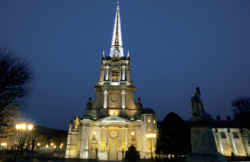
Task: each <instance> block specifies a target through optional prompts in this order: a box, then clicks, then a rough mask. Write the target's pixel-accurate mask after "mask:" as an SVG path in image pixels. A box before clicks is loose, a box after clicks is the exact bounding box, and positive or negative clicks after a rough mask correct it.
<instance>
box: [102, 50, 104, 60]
mask: <svg viewBox="0 0 250 162" xmlns="http://www.w3.org/2000/svg"><path fill="white" fill-rule="evenodd" d="M102 58H105V51H104V50H103V51H102Z"/></svg>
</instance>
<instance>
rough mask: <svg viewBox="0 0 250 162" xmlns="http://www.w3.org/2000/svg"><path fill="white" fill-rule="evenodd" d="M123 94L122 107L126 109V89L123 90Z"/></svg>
mask: <svg viewBox="0 0 250 162" xmlns="http://www.w3.org/2000/svg"><path fill="white" fill-rule="evenodd" d="M121 95H122V108H123V109H125V107H126V92H125V90H122V91H121Z"/></svg>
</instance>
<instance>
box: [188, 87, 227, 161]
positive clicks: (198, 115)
mask: <svg viewBox="0 0 250 162" xmlns="http://www.w3.org/2000/svg"><path fill="white" fill-rule="evenodd" d="M200 96H201V93H200V89H199V87H197V88H196V92H195V95H194V96H193V97H192V98H191V102H192V121H193V123H194V125H193V126H192V128H191V149H192V152H191V153H190V154H189V155H188V158H187V162H226V160H225V158H224V157H223V156H222V155H221V154H220V153H218V151H217V147H216V143H215V140H214V136H213V133H212V130H211V128H210V125H209V122H210V120H211V118H210V116H209V114H207V113H206V112H205V110H204V107H203V103H202V101H201V98H200ZM195 123H196V124H195ZM199 123H203V124H202V125H200V124H199Z"/></svg>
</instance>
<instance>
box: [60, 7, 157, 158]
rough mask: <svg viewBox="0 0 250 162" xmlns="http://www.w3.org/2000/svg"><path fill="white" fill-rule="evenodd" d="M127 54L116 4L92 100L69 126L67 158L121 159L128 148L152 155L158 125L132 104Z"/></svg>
mask: <svg viewBox="0 0 250 162" xmlns="http://www.w3.org/2000/svg"><path fill="white" fill-rule="evenodd" d="M130 73H131V69H130V54H129V52H128V54H127V55H125V54H124V50H123V43H122V32H121V20H120V8H119V5H117V9H116V15H115V23H114V30H113V37H112V45H111V49H110V53H109V56H106V55H105V53H104V52H103V54H102V61H101V68H100V78H99V81H98V83H97V84H96V86H95V92H96V93H95V99H94V100H93V101H92V99H91V98H89V100H88V103H87V105H86V109H85V110H86V112H85V114H84V116H82V117H80V118H79V117H75V118H74V120H72V122H71V123H70V126H69V130H68V137H67V149H66V154H65V157H66V158H80V159H99V160H122V159H123V158H124V156H125V152H126V151H127V150H128V148H129V147H130V146H132V145H133V146H134V147H135V148H136V150H137V151H138V152H139V155H140V158H143V159H147V158H152V157H154V156H155V145H156V138H157V125H156V119H155V113H154V111H153V110H152V109H148V108H143V105H142V103H141V99H140V98H138V99H137V101H136V102H135V100H134V91H135V87H134V85H133V83H132V81H131V74H130Z"/></svg>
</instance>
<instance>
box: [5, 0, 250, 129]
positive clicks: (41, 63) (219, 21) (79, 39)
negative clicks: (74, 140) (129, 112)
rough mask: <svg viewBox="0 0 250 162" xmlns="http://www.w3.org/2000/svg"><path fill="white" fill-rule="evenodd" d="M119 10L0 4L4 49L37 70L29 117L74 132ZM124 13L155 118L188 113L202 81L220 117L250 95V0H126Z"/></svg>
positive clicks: (92, 3) (84, 0)
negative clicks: (72, 124) (72, 123)
mask: <svg viewBox="0 0 250 162" xmlns="http://www.w3.org/2000/svg"><path fill="white" fill-rule="evenodd" d="M114 16H115V0H74V1H72V0H25V1H23V0H1V1H0V20H1V26H0V47H2V48H4V47H7V48H9V49H10V51H11V52H12V53H15V54H16V55H17V56H21V57H24V58H25V59H26V60H28V62H30V63H31V65H32V68H33V71H34V75H35V76H34V80H33V82H32V84H31V87H32V91H31V93H30V95H29V96H28V97H27V98H26V102H25V105H24V106H23V112H25V113H27V114H28V115H27V116H28V117H29V118H31V120H33V121H35V122H36V123H38V124H41V125H45V126H48V127H53V128H63V129H67V128H68V124H69V121H70V120H71V119H72V118H73V116H75V115H82V114H83V112H84V107H85V103H86V102H87V99H88V97H93V96H94V88H93V87H94V85H95V84H96V82H97V80H98V79H99V69H100V63H101V54H102V50H105V51H106V54H108V52H109V49H110V46H111V36H112V30H113V21H114ZM121 19H122V32H123V40H124V49H125V52H126V53H127V51H128V49H129V51H130V53H131V60H132V79H133V81H134V85H135V86H136V88H137V89H136V98H137V97H141V98H142V101H143V104H144V106H145V107H152V108H153V109H154V110H155V111H156V113H157V117H158V119H162V118H163V117H164V116H165V115H166V114H167V113H168V112H172V111H174V112H177V113H178V114H179V115H180V116H181V117H183V118H184V119H190V117H191V103H190V98H191V96H192V95H193V94H194V91H195V87H196V86H200V87H201V93H202V99H203V101H204V104H205V109H206V111H207V112H209V113H210V114H212V115H213V116H215V115H221V116H224V117H225V116H226V115H230V114H231V113H232V106H231V101H232V100H234V99H236V98H238V97H241V96H250V70H249V65H250V45H249V43H250V30H249V29H250V1H248V0H220V1H218V0H121Z"/></svg>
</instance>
